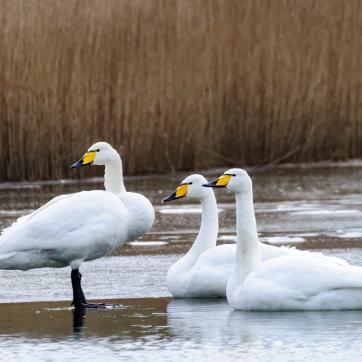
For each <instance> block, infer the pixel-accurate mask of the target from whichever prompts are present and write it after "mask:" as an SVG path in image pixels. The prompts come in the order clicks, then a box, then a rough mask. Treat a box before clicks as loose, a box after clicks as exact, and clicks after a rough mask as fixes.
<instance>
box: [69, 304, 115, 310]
mask: <svg viewBox="0 0 362 362" xmlns="http://www.w3.org/2000/svg"><path fill="white" fill-rule="evenodd" d="M74 307H75V308H83V309H111V308H119V307H121V305H120V304H108V303H82V304H81V305H74Z"/></svg>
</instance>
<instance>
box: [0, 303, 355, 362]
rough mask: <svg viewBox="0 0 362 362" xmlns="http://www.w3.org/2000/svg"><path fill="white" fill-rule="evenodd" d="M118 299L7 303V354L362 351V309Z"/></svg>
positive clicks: (327, 356)
mask: <svg viewBox="0 0 362 362" xmlns="http://www.w3.org/2000/svg"><path fill="white" fill-rule="evenodd" d="M115 302H117V303H121V304H122V305H123V306H122V308H120V309H109V310H87V311H86V313H87V314H85V311H81V312H80V313H78V312H75V311H73V310H71V309H70V308H69V307H67V306H66V304H64V303H53V305H52V307H51V308H49V309H47V308H45V307H44V304H42V303H23V304H21V303H19V304H2V305H1V304H0V349H1V353H2V354H1V357H3V356H6V360H12V359H17V360H19V359H24V357H27V356H28V353H29V350H31V351H32V352H31V353H32V357H33V359H34V360H44V359H48V360H49V359H51V360H69V359H71V358H73V357H74V350H77V351H80V353H79V355H78V357H79V359H80V360H87V361H89V360H98V359H102V360H107V361H113V360H115V361H119V358H120V356H122V357H124V358H126V359H131V360H136V361H138V360H140V361H144V360H145V359H146V360H172V361H179V360H191V359H193V360H196V359H197V360H200V361H206V360H211V361H213V360H217V359H223V360H234V359H235V360H240V359H241V360H247V361H249V360H251V361H255V360H268V361H270V360H271V361H273V360H275V361H279V360H280V356H283V359H284V360H293V361H300V360H308V359H309V358H310V356H311V354H313V359H317V358H321V359H322V360H341V359H342V360H358V359H359V358H360V354H361V353H362V346H361V343H360V336H361V335H362V312H361V311H350V312H348V311H343V312H283V313H278V312H271V313H267V312H261V313H257V312H235V311H232V309H231V308H230V307H229V306H228V304H227V302H226V301H225V300H224V299H212V300H206V299H205V300H197V299H194V300H170V299H168V298H158V299H156V298H154V299H152V298H149V299H133V300H132V299H125V300H121V301H115ZM47 304H49V303H47ZM72 318H73V320H72ZM72 327H73V328H72ZM145 356H147V358H145ZM78 357H77V358H78ZM4 358H5V357H4ZM0 359H1V358H0Z"/></svg>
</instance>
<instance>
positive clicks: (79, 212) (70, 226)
mask: <svg viewBox="0 0 362 362" xmlns="http://www.w3.org/2000/svg"><path fill="white" fill-rule="evenodd" d="M87 165H105V175H104V185H105V189H106V191H102V190H95V191H83V192H77V193H74V194H69V195H61V196H58V197H55V198H53V199H52V200H50V201H49V202H48V203H46V204H45V205H44V206H42V207H40V208H39V209H37V210H36V211H34V212H33V213H31V214H29V215H26V216H23V217H21V218H19V219H18V220H17V221H16V222H14V223H13V224H12V225H11V226H10V227H8V228H7V229H5V230H4V231H3V233H2V235H1V237H0V269H20V270H28V269H34V268H44V267H52V268H62V267H65V266H70V267H71V270H72V271H71V279H72V288H73V304H74V306H75V307H76V308H87V307H98V306H102V305H98V304H89V303H87V301H86V299H85V297H84V294H83V291H82V288H81V274H80V273H79V267H80V265H81V264H82V263H83V261H88V260H94V259H98V258H101V257H102V256H104V255H106V254H108V253H110V252H112V251H113V250H115V249H116V248H118V247H120V246H121V245H123V244H124V243H126V242H127V241H129V240H132V239H135V238H137V237H138V236H140V235H142V234H144V233H145V232H147V231H148V230H149V229H150V228H151V227H152V224H153V221H154V209H153V207H152V205H151V203H150V202H149V200H148V199H147V198H146V197H144V196H143V195H141V194H137V193H132V192H126V189H125V187H124V184H123V172H122V162H121V158H120V156H119V154H118V153H117V151H116V150H115V149H113V148H112V147H111V146H110V145H109V144H108V143H105V142H98V143H95V144H94V145H93V146H91V147H90V148H89V149H88V151H87V153H86V154H85V155H84V156H83V157H82V158H81V159H80V160H79V161H78V162H77V163H75V164H74V165H72V166H71V167H73V168H77V167H81V166H87Z"/></svg>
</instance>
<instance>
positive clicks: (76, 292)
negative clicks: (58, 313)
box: [71, 269, 87, 308]
mask: <svg viewBox="0 0 362 362" xmlns="http://www.w3.org/2000/svg"><path fill="white" fill-rule="evenodd" d="M71 277H72V287H73V302H72V305H74V307H75V308H84V304H87V301H86V299H85V297H84V293H83V290H82V287H81V283H80V282H81V279H82V274H81V273H79V269H74V270H72V274H71Z"/></svg>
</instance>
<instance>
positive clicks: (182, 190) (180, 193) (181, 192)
mask: <svg viewBox="0 0 362 362" xmlns="http://www.w3.org/2000/svg"><path fill="white" fill-rule="evenodd" d="M188 186H189V185H188V184H182V185H180V186H179V187H178V188H177V189H176V191H175V192H174V193H172V194H170V195H168V196H167V197H165V198H164V199H163V200H162V202H167V201H172V200H177V199H181V198H182V197H185V196H186V194H187V189H188Z"/></svg>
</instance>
